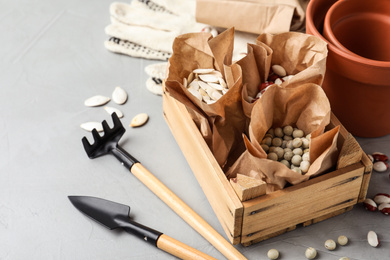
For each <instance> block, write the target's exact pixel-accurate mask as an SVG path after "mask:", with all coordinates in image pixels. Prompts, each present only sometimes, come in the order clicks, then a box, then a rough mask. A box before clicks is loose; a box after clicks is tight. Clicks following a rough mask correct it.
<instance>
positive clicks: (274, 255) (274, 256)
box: [267, 249, 279, 260]
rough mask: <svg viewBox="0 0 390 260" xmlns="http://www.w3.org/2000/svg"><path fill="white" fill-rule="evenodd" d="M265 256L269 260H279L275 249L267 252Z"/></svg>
mask: <svg viewBox="0 0 390 260" xmlns="http://www.w3.org/2000/svg"><path fill="white" fill-rule="evenodd" d="M267 256H268V258H269V259H272V260H275V259H278V258H279V251H278V250H276V249H270V250H268V253H267Z"/></svg>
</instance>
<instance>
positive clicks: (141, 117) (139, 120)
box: [130, 113, 149, 127]
mask: <svg viewBox="0 0 390 260" xmlns="http://www.w3.org/2000/svg"><path fill="white" fill-rule="evenodd" d="M148 119H149V116H148V114H146V113H140V114H138V115H136V116H135V117H133V119H132V120H131V122H130V126H131V127H138V126H142V125H144V124H145V123H146V122H147V121H148Z"/></svg>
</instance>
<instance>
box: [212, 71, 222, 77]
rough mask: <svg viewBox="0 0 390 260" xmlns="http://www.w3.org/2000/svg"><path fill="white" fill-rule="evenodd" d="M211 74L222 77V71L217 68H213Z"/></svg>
mask: <svg viewBox="0 0 390 260" xmlns="http://www.w3.org/2000/svg"><path fill="white" fill-rule="evenodd" d="M210 74H211V75H214V76H216V77H217V78H222V77H223V76H222V73H221V72H219V71H218V70H214V71H213V72H211V73H210Z"/></svg>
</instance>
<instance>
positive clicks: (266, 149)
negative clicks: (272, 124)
mask: <svg viewBox="0 0 390 260" xmlns="http://www.w3.org/2000/svg"><path fill="white" fill-rule="evenodd" d="M260 146H261V148H263V150H264V152H266V153H268V150H269V146H268V145H266V144H261V145H260Z"/></svg>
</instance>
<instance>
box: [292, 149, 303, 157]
mask: <svg viewBox="0 0 390 260" xmlns="http://www.w3.org/2000/svg"><path fill="white" fill-rule="evenodd" d="M292 152H293V154H298V155H301V156H302V154H303V151H302V148H295V149H294V150H293V151H292Z"/></svg>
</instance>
